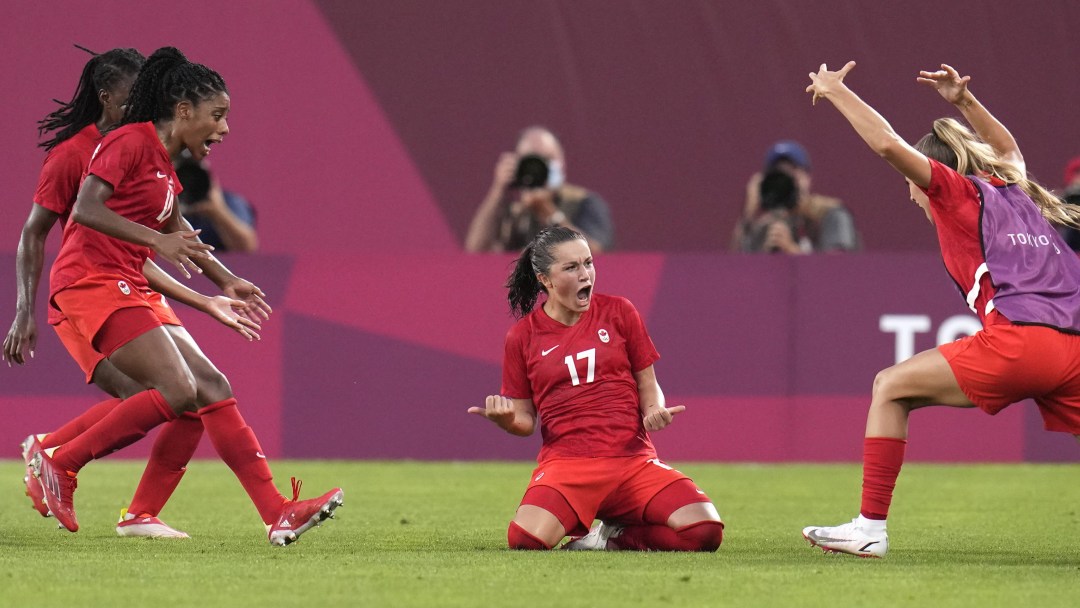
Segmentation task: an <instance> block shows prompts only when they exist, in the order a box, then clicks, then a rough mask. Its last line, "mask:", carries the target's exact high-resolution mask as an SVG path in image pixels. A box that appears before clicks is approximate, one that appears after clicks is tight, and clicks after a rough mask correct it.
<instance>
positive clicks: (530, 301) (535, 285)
mask: <svg viewBox="0 0 1080 608" xmlns="http://www.w3.org/2000/svg"><path fill="white" fill-rule="evenodd" d="M574 239H581V240H585V237H584V236H583V235H582V234H581V233H580V232H577V231H575V230H571V229H569V228H566V227H563V226H555V227H553V228H547V229H544V230H542V231H540V233H539V234H537V235H536V236H535V237H534V238H533V240H532V242H530V243H529V244H528V245H527V246H526V247H525V249H524V250H523V251H522V252H521V255H520V256H518V259H517V261H516V262H515V263H514V269H513V270H512V271H511V272H510V276H509V277H508V278H507V279H506V284H505V285H504V287H506V288H507V289H509V292H508V293H507V296H506V299H507V300H508V301H509V303H510V314H512V315H513V316H515V317H517V318H519V319H520V318H522V317H524V316H525V315H527V314H529V312H530V311H531V310H532V309H533V306H535V305H536V299H537V297H538V296H539V295H540V292H541V291H543V292H545V293H547V290H546V289H545V288H544V285H543V284H542V283H540V279H539V278H537V277H538V275H541V274H547V272H548V269H550V268H551V265H552V264H554V263H555V256H554V255H553V254H552V251H553V250H554V249H555V246H556V245H558V244H560V243H565V242H566V241H572V240H574Z"/></svg>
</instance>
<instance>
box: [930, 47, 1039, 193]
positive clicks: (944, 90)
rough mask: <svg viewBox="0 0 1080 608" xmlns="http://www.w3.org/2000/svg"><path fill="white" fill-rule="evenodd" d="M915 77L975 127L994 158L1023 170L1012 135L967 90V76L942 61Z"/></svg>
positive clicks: (1021, 156)
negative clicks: (995, 156) (938, 94)
mask: <svg viewBox="0 0 1080 608" xmlns="http://www.w3.org/2000/svg"><path fill="white" fill-rule="evenodd" d="M917 80H918V82H921V83H923V84H925V85H927V86H930V87H933V88H934V89H936V90H937V92H938V93H940V94H941V96H942V97H943V98H944V99H945V101H947V102H949V103H951V104H952V105H953V106H955V107H956V108H957V109H958V110H960V113H961V114H962V115H963V116H964V120H966V121H967V123H968V124H969V125H971V127H972V128H973V129H975V133H976V134H977V135H978V136H979V137H980V138H981V139H982V140H983V141H985V142H986V143H988V144H990V146H992V147H993V148H994V151H995V152H997V155H998V158H1000V159H1001V160H1003V161H1005V162H1007V163H1010V164H1013V165H1015V166H1017V167H1019V168H1020V170H1021V171H1024V173H1025V174H1026V173H1027V171H1026V169H1025V164H1024V156H1023V154H1021V153H1020V146H1019V145H1018V144H1017V143H1016V138H1014V137H1013V135H1012V133H1010V132H1009V130H1008V129H1006V128H1005V125H1003V124H1001V121H999V120H998V119H997V118H994V115H993V114H991V113H990V111H989V110H987V109H986V107H985V106H983V105H982V104H981V103H979V100H978V99H975V95H973V94H972V93H971V91H970V90H969V89H968V82H969V81H970V80H971V76H963V77H962V76H960V73H959V72H957V71H956V69H955V68H953V67H952V66H950V65H947V64H944V63H943V64H941V69H940V70H935V71H933V72H931V71H927V70H924V71H921V72H919V77H918V78H917Z"/></svg>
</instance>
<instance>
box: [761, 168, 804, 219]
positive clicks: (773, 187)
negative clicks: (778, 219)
mask: <svg viewBox="0 0 1080 608" xmlns="http://www.w3.org/2000/svg"><path fill="white" fill-rule="evenodd" d="M759 194H760V195H761V210H762V211H766V212H771V211H789V212H790V211H794V210H795V205H797V204H798V203H799V188H798V186H797V185H796V184H795V179H794V178H793V177H791V175H789V174H787V173H785V172H784V171H780V170H777V169H773V170H771V171H769V172H767V173H766V174H765V175H763V176H762V178H761V187H760V189H759Z"/></svg>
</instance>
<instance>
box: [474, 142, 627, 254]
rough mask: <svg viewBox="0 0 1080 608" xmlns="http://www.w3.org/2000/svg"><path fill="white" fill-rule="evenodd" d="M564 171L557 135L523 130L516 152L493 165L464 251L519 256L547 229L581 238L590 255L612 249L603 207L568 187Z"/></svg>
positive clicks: (592, 195)
mask: <svg viewBox="0 0 1080 608" xmlns="http://www.w3.org/2000/svg"><path fill="white" fill-rule="evenodd" d="M565 171H566V163H565V159H564V157H563V151H562V146H561V145H559V141H558V140H557V139H556V138H555V135H553V134H552V133H551V131H549V130H547V129H545V128H543V127H535V126H534V127H529V128H527V129H525V130H524V131H523V132H522V133H521V136H520V137H519V138H518V143H517V147H516V149H515V151H514V152H504V153H503V154H502V155H501V156H500V157H499V161H498V162H497V163H496V165H495V175H494V179H493V181H492V183H491V188H490V189H489V190H488V194H487V196H486V197H485V198H484V201H483V202H482V203H481V204H480V208H479V209H477V211H476V215H475V216H474V217H473V220H472V223H471V224H470V225H469V232H468V234H467V235H466V237H465V249H466V251H471V252H489V251H519V250H520V249H522V248H523V247H525V245H527V244H528V243H529V242H530V241H531V240H532V239H533V237H534V236H536V234H538V233H539V232H540V231H541V230H542V229H544V228H547V227H550V226H564V227H567V228H570V229H572V230H575V231H578V232H580V233H582V234H584V235H585V237H586V239H587V240H588V241H589V247H590V248H591V249H592V251H593V252H594V253H595V252H598V251H603V250H605V249H610V248H611V246H612V243H613V241H614V227H613V226H612V222H611V214H610V212H609V211H608V207H607V203H605V202H604V200H603V199H602V198H600V197H599V196H597V195H596V194H595V193H593V192H589V191H588V190H586V189H584V188H582V187H580V186H575V185H572V184H567V183H566V179H565V178H566V174H565Z"/></svg>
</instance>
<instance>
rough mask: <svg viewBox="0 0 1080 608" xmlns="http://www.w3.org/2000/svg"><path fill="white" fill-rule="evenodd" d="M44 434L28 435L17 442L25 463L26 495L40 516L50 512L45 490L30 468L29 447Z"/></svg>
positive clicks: (47, 515) (46, 515) (47, 514)
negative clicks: (20, 441)
mask: <svg viewBox="0 0 1080 608" xmlns="http://www.w3.org/2000/svg"><path fill="white" fill-rule="evenodd" d="M44 436H45V435H30V436H29V437H27V438H26V439H24V440H23V441H22V443H20V444H19V449H20V451H21V452H22V459H23V463H24V464H25V465H26V474H25V475H23V484H25V485H26V495H27V496H29V497H30V503H31V506H33V508H34V510H35V511H37V512H38V513H41V516H42V517H49V516H51V515H52V513H50V512H49V507H48V505H46V504H45V491H44V490H42V489H41V482H40V481H38V480H37V478H35V477H34V474H33V470H32V469H31V468H30V448H32V447H33V445H34V441H35V440H37V441H40V440H41V438H42V437H44Z"/></svg>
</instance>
